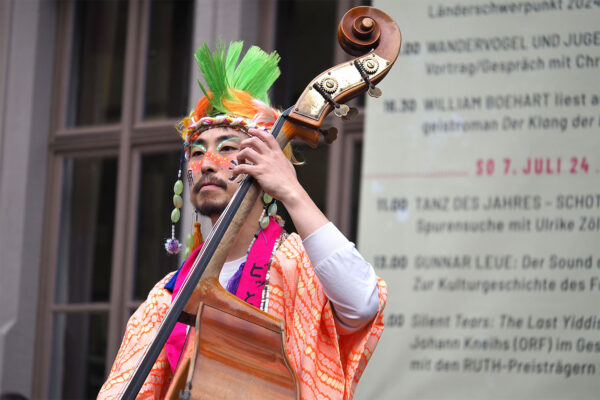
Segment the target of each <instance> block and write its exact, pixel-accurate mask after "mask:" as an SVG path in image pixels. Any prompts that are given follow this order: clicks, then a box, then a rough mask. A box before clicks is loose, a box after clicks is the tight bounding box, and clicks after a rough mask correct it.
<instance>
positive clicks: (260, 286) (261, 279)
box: [165, 218, 283, 371]
mask: <svg viewBox="0 0 600 400" xmlns="http://www.w3.org/2000/svg"><path fill="white" fill-rule="evenodd" d="M282 231H283V228H282V227H281V226H279V224H278V223H277V222H276V221H275V219H274V218H271V222H270V223H269V226H267V228H266V229H262V230H261V231H260V232H259V233H258V237H257V238H256V239H255V240H254V243H253V244H252V247H251V248H250V252H249V254H248V259H247V260H246V265H245V267H244V270H243V272H242V276H241V279H240V283H239V285H238V289H237V291H236V293H235V295H236V296H237V297H239V298H240V299H242V300H244V301H246V302H248V303H249V304H252V305H253V306H254V307H257V308H260V306H261V301H262V293H263V290H264V287H265V284H266V283H267V282H266V281H267V279H266V278H267V272H268V271H269V262H270V260H271V255H272V254H273V248H274V247H275V244H276V242H277V239H279V237H280V236H281V232H282ZM201 248H202V246H199V247H198V248H197V249H196V250H194V251H193V252H192V254H190V256H189V257H188V258H187V260H186V261H185V263H184V264H183V266H182V267H181V269H180V270H179V273H178V275H177V280H176V281H175V286H174V288H173V297H172V298H173V299H174V298H175V296H177V293H178V292H179V289H180V288H181V285H182V284H183V282H184V281H185V278H186V277H187V275H188V273H189V272H190V268H191V267H192V265H193V264H194V261H195V260H196V256H197V254H198V252H199V251H200V249H201ZM186 334H187V325H186V324H182V323H181V322H178V323H177V324H175V328H173V331H171V335H170V336H169V338H168V339H167V344H166V345H165V347H166V353H167V359H168V360H169V364H170V365H171V371H175V367H176V366H177V363H178V362H179V357H180V355H181V351H182V350H183V345H184V343H185V338H186Z"/></svg>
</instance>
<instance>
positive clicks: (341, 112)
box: [333, 104, 350, 118]
mask: <svg viewBox="0 0 600 400" xmlns="http://www.w3.org/2000/svg"><path fill="white" fill-rule="evenodd" d="M349 112H350V107H348V106H347V105H345V104H336V105H335V108H334V109H333V113H334V114H335V116H336V117H340V118H343V117H345V116H346V115H348V113H349Z"/></svg>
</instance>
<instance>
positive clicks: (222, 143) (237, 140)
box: [217, 136, 242, 151]
mask: <svg viewBox="0 0 600 400" xmlns="http://www.w3.org/2000/svg"><path fill="white" fill-rule="evenodd" d="M232 140H234V141H236V142H241V141H242V139H241V138H239V137H237V136H232V137H230V138H229V139H225V140H223V141H222V142H221V143H219V145H218V146H217V151H221V149H222V148H223V146H224V145H225V143H227V142H229V141H232Z"/></svg>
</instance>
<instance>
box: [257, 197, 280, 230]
mask: <svg viewBox="0 0 600 400" xmlns="http://www.w3.org/2000/svg"><path fill="white" fill-rule="evenodd" d="M262 199H263V203H264V204H265V207H264V208H263V212H262V214H261V215H260V218H259V220H258V223H259V225H260V228H261V229H267V227H268V226H269V222H271V218H270V217H273V216H274V215H275V214H277V200H273V197H271V196H269V195H268V194H267V193H264V194H263V198H262ZM271 202H272V203H271Z"/></svg>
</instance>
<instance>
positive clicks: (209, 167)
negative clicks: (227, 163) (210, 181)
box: [200, 152, 219, 174]
mask: <svg viewBox="0 0 600 400" xmlns="http://www.w3.org/2000/svg"><path fill="white" fill-rule="evenodd" d="M218 169H219V166H218V165H217V163H216V161H215V158H214V156H213V154H212V153H211V152H207V153H206V154H205V155H204V158H203V159H202V166H201V168H200V170H201V171H202V173H203V174H206V173H214V172H217V170H218Z"/></svg>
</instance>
